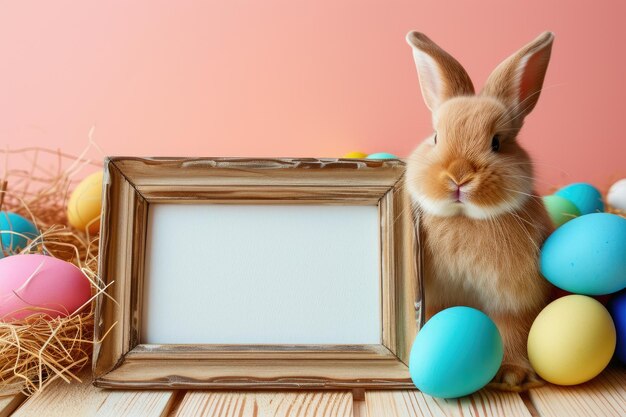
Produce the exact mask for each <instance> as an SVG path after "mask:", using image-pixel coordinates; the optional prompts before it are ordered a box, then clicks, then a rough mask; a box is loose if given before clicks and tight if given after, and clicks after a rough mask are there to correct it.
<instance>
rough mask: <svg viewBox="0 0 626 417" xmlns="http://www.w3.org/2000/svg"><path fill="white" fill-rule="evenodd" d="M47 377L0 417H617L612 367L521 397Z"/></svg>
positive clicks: (6, 403) (618, 397) (2, 406)
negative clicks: (149, 385)
mask: <svg viewBox="0 0 626 417" xmlns="http://www.w3.org/2000/svg"><path fill="white" fill-rule="evenodd" d="M82 376H83V382H82V383H72V384H66V383H65V382H63V381H60V380H58V381H55V382H54V383H53V384H52V385H51V386H50V387H48V389H46V390H45V391H44V392H42V393H41V394H39V395H36V396H34V397H32V398H30V399H28V400H26V401H24V398H23V397H21V396H13V397H0V417H7V416H12V417H25V416H34V417H56V416H59V417H61V416H62V417H77V416H111V417H123V416H148V417H157V416H158V417H170V416H171V417H174V416H176V417H183V416H184V417H191V416H194V417H195V416H220V417H227V416H228V417H247V416H255V417H256V416H258V417H265V416H268V417H269V416H272V417H286V416H299V417H314V416H328V417H330V416H337V417H349V416H350V417H351V416H355V417H366V416H368V417H396V416H397V417H409V416H412V417H416V416H438V417H444V416H446V417H448V416H450V417H451V416H475V417H477V416H507V417H518V416H524V417H538V416H546V417H557V416H563V417H577V416H584V417H589V416H597V417H624V416H626V369H625V368H623V367H612V368H610V369H607V370H606V371H604V373H603V374H602V375H600V376H599V377H598V378H596V379H594V380H593V381H591V382H588V383H586V384H583V385H579V386H575V387H557V386H553V385H546V386H544V387H542V388H539V389H535V390H532V391H530V392H528V393H524V394H522V395H518V394H514V393H504V392H498V391H489V390H482V391H479V392H478V393H476V394H474V395H472V396H470V397H467V398H463V399H460V400H441V399H436V398H433V397H430V396H428V395H425V394H423V393H421V392H419V391H367V392H364V393H362V395H360V394H359V393H356V394H354V395H353V393H352V392H347V391H308V392H249V391H247V392H231V391H182V390H181V391H111V390H102V389H98V388H95V387H93V386H92V385H91V384H90V381H89V374H84V375H82Z"/></svg>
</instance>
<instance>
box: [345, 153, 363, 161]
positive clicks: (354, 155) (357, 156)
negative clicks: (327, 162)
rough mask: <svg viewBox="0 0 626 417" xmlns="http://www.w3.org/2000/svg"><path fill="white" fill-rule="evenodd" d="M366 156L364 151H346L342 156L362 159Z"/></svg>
mask: <svg viewBox="0 0 626 417" xmlns="http://www.w3.org/2000/svg"><path fill="white" fill-rule="evenodd" d="M365 157H367V154H366V153H363V152H348V153H347V154H345V155H344V156H342V158H350V159H364V158H365Z"/></svg>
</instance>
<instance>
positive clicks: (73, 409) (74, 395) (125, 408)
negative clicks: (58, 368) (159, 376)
mask: <svg viewBox="0 0 626 417" xmlns="http://www.w3.org/2000/svg"><path fill="white" fill-rule="evenodd" d="M80 377H81V380H82V382H73V383H71V384H67V383H66V382H65V381H63V380H61V379H57V380H56V381H54V382H53V383H51V384H50V385H49V386H48V387H47V388H46V389H45V390H43V391H42V392H41V393H39V394H36V395H34V396H32V397H31V398H29V399H28V400H27V401H25V402H24V403H23V404H22V405H21V407H19V408H18V409H17V411H15V413H14V414H12V415H11V416H12V417H27V416H29V417H32V416H40V417H57V416H58V417H82V416H115V417H121V416H155V417H156V416H159V417H160V416H165V415H167V412H168V410H169V407H170V406H171V403H172V400H173V392H172V391H123V392H119V391H118V392H115V391H107V390H102V389H100V388H96V387H94V386H93V385H92V384H91V374H90V373H89V372H85V373H81V375H80ZM0 416H2V417H4V415H2V414H0Z"/></svg>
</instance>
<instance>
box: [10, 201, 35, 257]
mask: <svg viewBox="0 0 626 417" xmlns="http://www.w3.org/2000/svg"><path fill="white" fill-rule="evenodd" d="M0 231H1V232H2V251H0V258H1V257H2V256H3V253H2V252H6V253H13V252H18V251H19V250H20V249H23V248H24V247H26V245H27V244H28V241H29V240H32V239H34V238H36V237H37V236H39V231H37V228H36V227H35V225H34V224H33V222H31V221H30V220H28V219H26V218H24V217H22V216H20V215H19V214H15V213H10V212H6V211H0ZM7 232H15V233H19V235H18V234H15V233H7ZM20 235H23V236H20Z"/></svg>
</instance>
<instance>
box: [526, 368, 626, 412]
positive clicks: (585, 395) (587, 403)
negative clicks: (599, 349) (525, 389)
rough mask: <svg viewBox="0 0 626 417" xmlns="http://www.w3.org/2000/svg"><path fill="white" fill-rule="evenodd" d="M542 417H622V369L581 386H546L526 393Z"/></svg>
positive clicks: (625, 382)
mask: <svg viewBox="0 0 626 417" xmlns="http://www.w3.org/2000/svg"><path fill="white" fill-rule="evenodd" d="M530 399H531V401H532V403H533V404H534V406H535V408H536V409H537V411H538V412H539V414H540V415H541V416H542V417H544V416H545V417H578V416H581V417H583V416H584V417H588V416H598V417H600V416H602V417H623V416H626V369H624V368H623V367H612V368H608V369H606V370H605V371H604V372H603V373H602V374H601V375H600V376H598V377H597V378H595V379H593V380H592V381H590V382H587V383H585V384H582V385H577V386H571V387H559V386H556V385H551V384H550V385H546V386H544V387H541V388H538V389H535V390H532V391H530Z"/></svg>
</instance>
